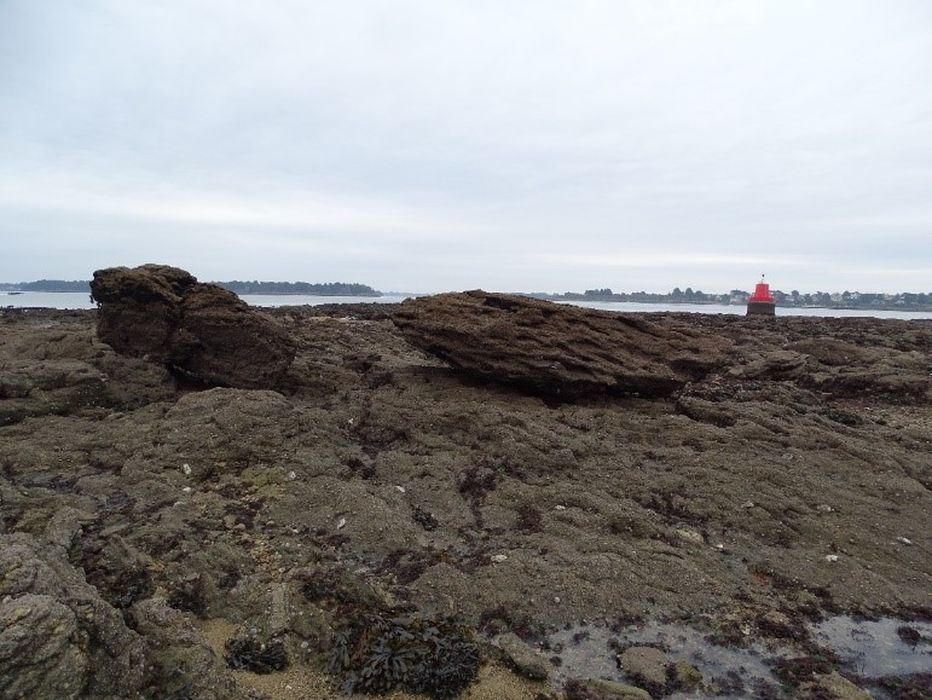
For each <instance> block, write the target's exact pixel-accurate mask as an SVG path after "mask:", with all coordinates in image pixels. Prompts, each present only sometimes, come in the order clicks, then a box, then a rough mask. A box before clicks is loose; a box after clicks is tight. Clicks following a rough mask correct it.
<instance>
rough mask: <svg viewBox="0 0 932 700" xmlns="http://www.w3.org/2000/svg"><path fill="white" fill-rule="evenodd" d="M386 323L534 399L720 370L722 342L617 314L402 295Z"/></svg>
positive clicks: (631, 388) (474, 295)
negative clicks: (534, 396) (526, 392)
mask: <svg viewBox="0 0 932 700" xmlns="http://www.w3.org/2000/svg"><path fill="white" fill-rule="evenodd" d="M392 320H393V321H394V323H395V325H396V326H397V327H398V328H399V329H400V330H401V331H402V333H403V334H404V336H405V337H406V338H407V339H408V341H409V342H411V343H412V344H413V345H415V346H417V347H418V348H420V349H422V350H424V351H426V352H428V353H431V354H433V355H436V356H437V357H440V358H442V359H444V360H446V361H448V362H450V363H451V364H452V365H454V366H455V367H458V368H460V369H462V370H463V371H465V372H467V373H469V374H472V375H476V376H479V377H482V378H485V379H491V380H493V381H496V382H500V383H502V384H507V385H512V386H516V387H519V388H521V389H523V390H526V391H529V392H531V393H535V394H542V395H550V396H558V397H566V398H574V397H580V396H585V395H589V394H599V393H618V394H639V395H642V396H666V395H669V394H671V393H673V392H674V391H676V389H678V388H679V387H681V386H682V385H683V384H685V383H686V382H688V381H691V380H694V379H699V378H701V377H703V376H705V374H706V373H708V372H709V370H711V369H712V368H714V367H716V366H717V365H719V364H721V363H722V361H723V358H724V355H723V353H724V350H725V349H727V348H728V347H729V346H730V344H731V341H729V340H726V339H724V338H721V337H717V336H713V335H706V334H701V333H695V334H688V333H685V332H679V331H675V330H672V329H668V328H663V327H660V326H657V325H654V324H652V323H650V322H648V321H645V320H643V319H639V318H633V317H630V316H625V315H621V314H617V313H610V312H605V311H596V310H592V309H583V308H579V307H576V306H569V305H564V304H555V303H552V302H548V301H541V300H538V299H531V298H528V297H522V296H516V295H507V294H493V293H489V292H484V291H481V290H476V291H470V292H462V293H451V294H438V295H436V296H430V297H421V298H418V299H409V300H407V301H405V302H404V303H402V304H401V306H400V308H399V309H398V311H396V312H395V313H394V314H393V316H392Z"/></svg>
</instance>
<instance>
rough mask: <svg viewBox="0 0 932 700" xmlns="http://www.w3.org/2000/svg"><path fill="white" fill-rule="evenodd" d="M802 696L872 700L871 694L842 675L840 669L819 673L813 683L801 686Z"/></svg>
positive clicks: (840, 699)
mask: <svg viewBox="0 0 932 700" xmlns="http://www.w3.org/2000/svg"><path fill="white" fill-rule="evenodd" d="M799 695H800V697H813V698H831V699H832V700H870V698H871V694H870V693H868V692H867V691H866V690H863V689H861V688H859V687H858V686H856V685H855V684H854V683H852V682H851V681H849V680H848V679H847V678H845V677H844V676H842V675H841V674H840V673H838V671H832V672H831V673H827V674H823V675H819V676H816V677H815V680H813V681H812V682H811V683H805V684H803V685H801V686H800V687H799Z"/></svg>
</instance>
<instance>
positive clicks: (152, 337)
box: [91, 265, 295, 389]
mask: <svg viewBox="0 0 932 700" xmlns="http://www.w3.org/2000/svg"><path fill="white" fill-rule="evenodd" d="M91 296H92V298H93V299H94V300H95V301H96V302H97V303H98V304H99V305H100V312H99V314H98V320H97V335H98V336H99V337H100V339H101V340H103V341H104V342H105V343H107V344H108V345H110V346H111V347H113V349H114V350H116V351H117V352H120V353H123V354H126V355H131V356H134V357H147V358H148V359H150V360H152V361H154V362H159V363H161V364H164V365H165V366H167V367H168V368H169V369H170V370H172V371H173V372H174V373H176V374H177V375H179V376H181V377H183V378H185V379H189V380H193V381H196V382H198V383H201V384H207V385H211V386H232V387H240V388H245V389H251V388H263V387H272V386H276V385H278V384H279V383H280V382H281V381H282V379H283V377H284V375H285V373H286V372H287V370H288V368H289V366H290V365H291V362H292V360H294V355H295V344H294V341H293V340H292V339H291V337H290V336H289V334H288V333H287V332H286V331H285V330H284V329H283V328H282V327H281V326H279V325H278V324H277V323H276V322H275V321H273V320H272V319H271V318H269V317H268V316H265V315H263V314H261V313H259V312H257V311H255V310H253V309H251V308H250V307H249V305H248V304H246V303H245V302H243V301H242V300H241V299H240V298H239V297H237V296H236V295H235V294H233V293H232V292H229V291H227V290H225V289H223V288H222V287H219V286H217V285H215V284H203V283H201V282H198V281H197V279H196V278H195V277H193V276H192V275H190V274H189V273H187V272H185V271H184V270H179V269H178V268H175V267H168V266H166V265H143V266H141V267H136V268H132V269H130V268H126V267H111V268H107V269H105V270H98V271H97V272H95V273H94V279H93V281H92V282H91Z"/></svg>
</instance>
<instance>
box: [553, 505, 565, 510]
mask: <svg viewBox="0 0 932 700" xmlns="http://www.w3.org/2000/svg"><path fill="white" fill-rule="evenodd" d="M553 509H554V510H566V506H554V507H553Z"/></svg>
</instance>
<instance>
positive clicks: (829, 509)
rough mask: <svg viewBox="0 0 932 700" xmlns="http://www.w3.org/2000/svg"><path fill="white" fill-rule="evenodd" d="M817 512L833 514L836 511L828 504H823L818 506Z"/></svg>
mask: <svg viewBox="0 0 932 700" xmlns="http://www.w3.org/2000/svg"><path fill="white" fill-rule="evenodd" d="M816 510H817V511H819V512H820V513H832V512H834V511H835V509H834V508H832V507H831V506H830V505H828V504H827V503H822V504H821V505H818V506H816Z"/></svg>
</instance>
